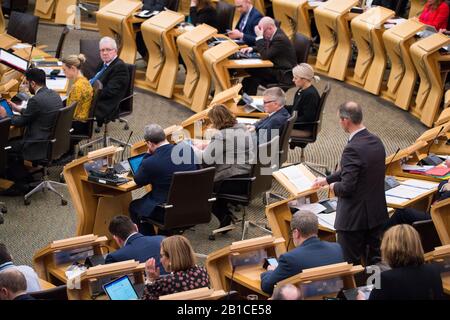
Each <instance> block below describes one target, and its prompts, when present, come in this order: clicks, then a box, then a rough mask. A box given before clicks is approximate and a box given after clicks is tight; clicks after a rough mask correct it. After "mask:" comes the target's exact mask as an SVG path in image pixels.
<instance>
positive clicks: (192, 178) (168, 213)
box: [141, 167, 216, 234]
mask: <svg viewBox="0 0 450 320" xmlns="http://www.w3.org/2000/svg"><path fill="white" fill-rule="evenodd" d="M215 172H216V169H215V168H214V167H210V168H205V169H200V170H194V171H180V172H175V173H174V174H173V177H172V183H171V184H170V189H169V194H168V197H167V203H164V204H162V205H160V206H158V207H157V209H155V210H162V211H163V214H164V221H163V222H161V221H157V220H154V219H150V218H146V217H142V218H141V223H151V224H153V225H154V226H156V227H158V230H163V231H165V232H166V234H175V233H179V231H182V230H185V229H189V228H191V227H193V226H195V225H197V224H203V223H209V222H210V221H211V205H212V202H214V201H215V200H216V199H215V198H213V188H214V174H215ZM193 186H195V188H193Z"/></svg>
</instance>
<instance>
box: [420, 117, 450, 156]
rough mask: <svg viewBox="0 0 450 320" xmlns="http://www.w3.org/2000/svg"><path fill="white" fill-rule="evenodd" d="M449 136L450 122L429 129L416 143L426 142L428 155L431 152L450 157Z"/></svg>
mask: <svg viewBox="0 0 450 320" xmlns="http://www.w3.org/2000/svg"><path fill="white" fill-rule="evenodd" d="M449 135H450V121H448V122H444V123H442V124H440V125H436V126H435V127H434V128H431V129H428V130H427V131H425V132H424V133H422V135H421V136H420V137H418V138H417V140H416V141H425V142H426V143H427V149H426V151H425V153H426V154H428V153H430V152H431V153H434V154H439V155H450V146H449V145H448V144H447V141H448V139H449V137H448V136H449Z"/></svg>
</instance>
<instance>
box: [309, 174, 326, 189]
mask: <svg viewBox="0 0 450 320" xmlns="http://www.w3.org/2000/svg"><path fill="white" fill-rule="evenodd" d="M326 185H328V182H327V179H325V178H323V177H317V178H316V179H314V181H313V184H312V187H313V188H320V187H325V186H326Z"/></svg>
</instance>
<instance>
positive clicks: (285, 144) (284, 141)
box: [279, 111, 297, 168]
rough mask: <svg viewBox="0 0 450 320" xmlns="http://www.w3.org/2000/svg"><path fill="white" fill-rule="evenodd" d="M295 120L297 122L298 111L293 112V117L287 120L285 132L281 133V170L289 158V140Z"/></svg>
mask: <svg viewBox="0 0 450 320" xmlns="http://www.w3.org/2000/svg"><path fill="white" fill-rule="evenodd" d="M295 120H297V111H294V112H292V115H291V117H290V118H289V119H288V120H287V122H286V124H285V125H284V127H283V130H282V131H281V132H280V162H279V167H280V168H281V167H282V166H283V163H285V162H286V161H287V158H288V150H289V139H290V137H291V133H292V130H293V128H294V124H295Z"/></svg>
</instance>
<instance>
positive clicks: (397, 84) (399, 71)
mask: <svg viewBox="0 0 450 320" xmlns="http://www.w3.org/2000/svg"><path fill="white" fill-rule="evenodd" d="M424 28H425V25H424V24H423V23H421V22H419V21H418V20H416V19H410V20H408V21H406V22H404V23H402V24H399V25H396V26H395V27H392V28H391V29H389V30H386V31H385V32H384V33H383V41H384V45H385V48H386V53H387V55H388V57H389V60H390V61H391V71H390V73H389V79H388V82H387V89H386V91H383V92H382V96H383V98H386V99H389V100H391V101H393V102H394V103H395V105H396V106H397V107H399V108H401V109H403V110H408V109H409V106H410V104H411V98H412V95H413V92H414V87H415V84H416V80H417V71H416V68H415V66H414V62H413V61H412V58H411V54H410V51H409V49H410V47H411V45H412V44H413V43H414V42H416V38H415V35H416V33H417V32H419V31H421V30H423V29H424Z"/></svg>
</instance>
